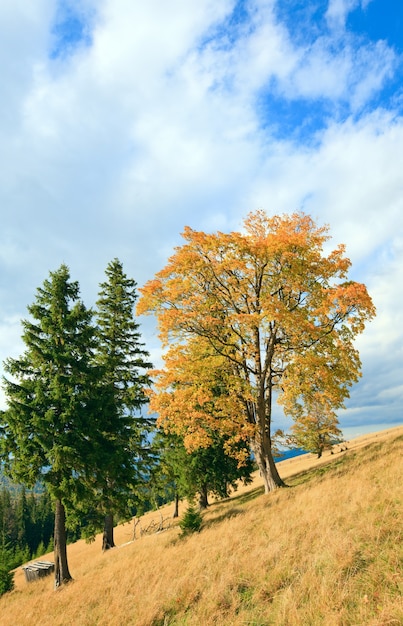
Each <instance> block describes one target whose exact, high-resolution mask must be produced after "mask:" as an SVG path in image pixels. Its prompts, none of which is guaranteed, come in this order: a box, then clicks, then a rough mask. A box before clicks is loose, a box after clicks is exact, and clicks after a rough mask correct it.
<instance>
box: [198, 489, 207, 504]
mask: <svg viewBox="0 0 403 626" xmlns="http://www.w3.org/2000/svg"><path fill="white" fill-rule="evenodd" d="M207 496H208V492H207V485H202V487H201V489H200V491H199V509H207V507H208V498H207Z"/></svg>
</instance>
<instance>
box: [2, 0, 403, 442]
mask: <svg viewBox="0 0 403 626" xmlns="http://www.w3.org/2000/svg"><path fill="white" fill-rule="evenodd" d="M0 67H1V83H0V95H1V97H0V165H1V167H0V217H1V223H0V363H3V361H4V360H5V359H6V358H7V357H10V356H11V357H17V356H19V355H20V354H21V353H22V352H23V348H24V347H23V344H22V342H21V339H20V336H21V332H22V330H21V320H22V319H23V318H26V317H27V315H28V314H27V306H28V305H29V304H31V303H32V302H33V301H34V300H35V294H36V289H37V288H38V287H39V286H41V285H42V283H43V281H44V280H45V279H46V278H47V277H48V276H49V272H50V271H54V270H57V269H58V268H59V267H60V265H61V264H62V263H65V264H67V265H68V266H69V268H70V272H71V278H72V280H78V281H79V283H80V288H81V296H82V298H83V300H84V302H85V304H86V305H87V306H93V305H94V304H95V301H96V299H97V293H98V290H99V283H100V282H102V281H103V280H105V274H104V272H105V268H106V266H107V265H108V263H109V262H110V261H111V260H112V259H113V258H115V257H117V258H119V259H120V261H122V263H123V267H124V271H125V272H126V274H127V275H128V276H129V277H131V278H134V279H135V281H136V282H137V285H138V287H141V286H142V285H144V284H145V283H146V282H147V281H148V280H150V279H152V278H153V277H154V275H155V273H156V272H158V271H159V270H160V269H162V268H163V267H164V266H165V264H166V262H167V259H168V257H169V256H170V255H171V253H172V251H173V248H174V247H175V246H178V245H181V243H182V241H183V240H182V238H181V232H183V229H184V226H185V225H188V226H190V227H191V228H193V229H195V230H203V231H208V232H215V231H217V230H220V231H224V232H227V231H233V230H240V229H241V228H242V222H243V219H244V218H245V217H246V216H247V214H248V213H249V212H251V211H255V210H257V209H264V210H265V211H266V212H267V213H268V214H269V215H281V214H283V213H293V212H296V211H303V212H305V213H307V214H309V215H310V216H311V217H312V218H313V219H314V220H315V222H316V223H317V225H318V226H322V225H324V224H328V225H329V233H330V235H331V237H332V239H331V246H332V247H333V248H335V247H336V246H337V245H338V244H339V243H344V244H345V245H346V254H347V256H348V257H349V258H350V259H351V262H352V266H351V270H350V278H351V279H353V280H357V281H359V282H363V283H365V285H366V286H367V289H368V291H369V293H370V295H371V296H372V298H373V301H374V304H375V306H376V308H377V317H376V319H375V320H374V321H372V322H371V323H370V324H369V325H368V326H367V328H366V330H365V332H364V333H363V334H362V335H361V336H360V337H359V339H358V340H357V342H356V346H357V348H358V350H359V352H360V356H361V361H362V379H361V380H360V382H359V383H358V384H356V385H355V386H354V387H353V388H352V390H351V395H350V398H349V400H348V401H347V403H346V409H345V410H343V411H340V412H339V420H340V425H341V428H342V429H343V432H344V433H345V435H346V437H347V438H349V437H352V436H354V435H357V434H361V433H365V432H374V431H376V430H381V429H383V428H388V427H390V426H394V425H399V424H402V423H403V411H402V406H403V358H402V357H403V287H402V285H403V168H402V163H403V80H402V79H403V2H401V1H397V2H396V0H328V1H326V0H312V1H310V0H238V1H236V0H171V1H170V2H169V3H168V2H166V0H147V2H132V0H36V1H35V2H27V1H26V0H13V2H7V1H6V0H0ZM138 321H139V322H140V324H141V331H142V337H143V341H144V342H145V344H146V347H147V348H148V350H149V351H150V353H151V357H152V360H153V361H154V363H155V364H157V365H159V364H160V359H161V346H160V343H159V340H158V335H157V331H156V328H155V323H154V321H153V319H151V318H148V317H147V318H140V319H139V320H138ZM0 370H1V365H0ZM1 373H2V371H0V374H1ZM5 406H6V404H5V398H4V394H2V392H0V408H5ZM276 420H277V423H276V424H275V426H276V427H281V428H287V427H289V426H290V422H289V421H288V420H285V419H284V417H283V416H282V415H281V414H280V413H278V414H277V416H276Z"/></svg>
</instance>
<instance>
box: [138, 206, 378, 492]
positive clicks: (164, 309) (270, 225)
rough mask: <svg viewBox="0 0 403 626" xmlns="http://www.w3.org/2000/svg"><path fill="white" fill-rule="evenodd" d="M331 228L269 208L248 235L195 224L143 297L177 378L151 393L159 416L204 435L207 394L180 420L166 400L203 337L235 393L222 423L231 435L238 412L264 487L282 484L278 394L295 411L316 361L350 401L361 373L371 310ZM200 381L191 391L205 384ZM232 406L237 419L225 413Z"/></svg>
mask: <svg viewBox="0 0 403 626" xmlns="http://www.w3.org/2000/svg"><path fill="white" fill-rule="evenodd" d="M327 233H328V228H327V227H318V226H316V224H315V223H314V222H313V220H312V219H311V218H310V217H309V216H307V215H305V214H301V213H296V214H292V215H283V216H274V217H268V216H267V215H266V214H265V213H264V212H263V211H257V212H255V213H251V214H250V215H249V216H248V217H247V219H246V220H245V222H244V229H243V230H242V232H231V233H227V234H226V233H221V232H218V233H213V234H206V233H204V232H197V231H194V230H192V229H191V228H189V227H187V228H186V229H185V231H184V233H183V238H184V240H185V243H184V244H183V245H182V246H180V247H177V248H176V250H175V252H174V254H173V256H172V257H171V258H170V259H169V261H168V264H167V265H166V267H165V268H164V269H162V270H161V271H160V272H159V273H158V274H157V275H156V277H155V278H154V279H153V280H151V281H149V282H148V283H147V284H146V285H145V286H144V288H143V289H141V290H140V291H141V293H142V297H141V299H140V301H139V304H138V309H137V311H138V313H155V314H156V316H157V319H158V324H159V329H160V336H161V339H162V341H163V343H164V345H165V346H168V345H171V348H170V349H169V350H168V361H166V362H165V369H168V370H170V374H166V375H165V374H164V375H162V377H161V378H160V380H159V381H157V385H159V386H158V387H157V389H156V392H155V393H156V394H161V398H162V400H161V402H159V411H160V417H161V419H162V420H168V421H172V420H174V421H176V423H187V425H188V430H189V432H190V433H191V436H192V437H196V436H197V435H198V434H200V438H201V439H203V437H205V436H206V435H205V432H206V429H205V426H204V424H203V420H204V419H207V420H210V419H211V415H210V413H209V409H207V411H204V395H203V393H200V402H199V403H198V405H197V411H196V412H195V411H194V410H191V411H190V412H189V411H183V412H182V414H181V415H180V414H179V413H178V412H175V413H173V412H172V411H171V409H170V406H169V403H167V402H165V400H167V398H168V395H167V394H168V393H169V385H172V381H173V380H174V379H175V371H174V370H172V367H176V365H177V364H178V361H180V360H181V358H182V356H181V354H182V355H185V356H186V353H187V352H188V351H189V345H190V342H192V341H194V340H195V338H202V339H203V340H205V341H207V342H208V343H209V345H210V347H211V350H212V356H211V357H210V358H209V363H207V361H204V363H205V365H209V366H210V364H211V362H212V360H214V358H215V357H217V358H219V359H224V361H225V363H226V364H227V365H228V367H227V376H228V381H227V385H229V386H228V389H232V391H231V392H230V393H228V395H227V400H228V406H227V408H225V407H224V404H225V402H224V398H223V399H222V407H223V408H222V419H221V420H220V419H216V420H215V424H216V428H217V430H218V431H224V432H228V429H229V421H231V417H232V424H233V425H234V431H235V432H234V435H233V437H235V438H236V437H238V438H239V437H241V438H242V437H244V436H247V437H248V439H249V441H250V445H251V448H252V451H253V453H254V456H255V459H256V462H257V464H258V466H259V469H260V473H261V475H262V478H263V481H264V486H265V491H266V492H269V491H271V490H272V489H274V488H276V487H278V486H281V485H283V481H282V480H281V478H280V476H279V474H278V471H277V468H276V465H275V463H274V459H273V454H272V417H273V403H274V401H275V399H276V397H278V398H279V399H280V400H281V397H282V395H283V394H286V395H287V402H286V403H285V410H286V412H287V406H291V405H292V403H293V402H296V401H298V398H297V397H295V395H294V396H293V393H294V392H293V390H292V389H290V386H292V384H293V381H294V380H295V379H296V378H298V377H299V376H300V374H301V373H302V372H303V373H304V375H305V376H306V377H307V379H308V378H309V375H310V374H312V375H313V373H314V371H315V368H316V366H317V362H318V361H319V362H320V364H321V367H322V368H324V369H325V370H326V372H327V376H326V381H327V383H326V384H327V385H328V386H329V388H330V389H331V388H336V387H337V394H339V397H340V399H344V398H346V397H347V396H348V393H349V388H350V386H351V385H352V384H353V383H354V382H356V381H357V380H358V378H359V376H360V359H359V355H358V352H357V350H356V349H355V347H354V343H353V342H354V339H355V337H356V336H357V335H358V334H359V333H361V332H362V331H363V329H364V326H365V322H366V321H368V320H370V319H371V318H372V317H373V316H374V314H375V309H374V306H373V304H372V301H371V299H370V297H369V295H368V293H367V290H366V288H365V286H364V285H363V284H360V283H357V282H354V281H351V280H349V279H348V270H349V267H350V261H349V259H348V258H346V257H345V249H344V246H343V245H339V246H338V247H337V248H336V249H335V250H333V251H331V252H330V253H328V254H325V252H324V244H325V243H326V242H327V241H328V239H329V236H328V234H327ZM172 346H173V347H172ZM187 363H189V361H188V362H187ZM192 366H193V364H192ZM182 367H183V369H184V370H186V368H187V364H186V362H184V363H182ZM199 369H200V370H201V369H203V367H202V363H201V364H199ZM333 370H335V371H336V375H334V376H333V375H332V372H333ZM192 385H193V390H192V395H193V396H194V394H197V381H193V383H192ZM304 390H305V388H301V389H300V391H299V394H298V395H299V399H301V398H302V396H301V393H302V394H303V392H304ZM186 393H187V391H186V389H185V388H184V389H183V394H184V395H186ZM207 402H208V400H207ZM234 404H235V405H236V406H237V407H238V408H239V411H238V412H234V411H233V410H232V409H229V408H228V407H229V406H230V405H234Z"/></svg>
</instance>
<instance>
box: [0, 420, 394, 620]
mask: <svg viewBox="0 0 403 626" xmlns="http://www.w3.org/2000/svg"><path fill="white" fill-rule="evenodd" d="M402 433H403V429H393V430H392V431H390V433H389V434H388V436H383V437H382V436H381V437H379V440H373V441H372V443H371V442H367V445H365V446H364V447H358V446H356V447H354V445H352V446H350V445H349V449H348V450H347V451H345V452H342V453H338V454H334V455H333V456H330V455H329V456H326V457H325V458H324V459H321V460H320V461H315V460H314V459H313V457H311V461H310V462H309V459H305V460H304V461H301V463H304V465H303V466H301V465H298V463H297V462H296V461H295V459H291V460H290V461H284V462H283V463H284V464H285V465H284V471H283V472H282V475H283V476H284V475H287V476H288V478H287V483H288V484H289V485H290V487H289V488H288V489H281V490H278V491H276V492H275V493H273V494H270V495H268V496H265V495H263V490H262V487H261V486H260V484H259V479H258V478H257V480H256V482H255V483H254V484H253V485H252V486H249V487H248V488H242V489H240V490H239V491H238V492H236V493H235V494H234V497H232V498H230V499H228V500H225V501H222V502H216V503H214V504H213V505H212V506H211V507H210V508H209V510H208V512H207V513H206V514H205V517H204V525H203V529H202V531H201V533H200V534H197V535H192V536H190V537H188V538H186V539H181V538H179V530H178V528H177V527H171V528H170V529H169V530H168V531H167V532H164V533H160V534H156V535H152V536H143V537H142V538H141V539H139V540H136V541H134V542H130V540H131V538H132V535H133V525H132V524H126V525H124V526H121V527H119V528H118V529H116V538H117V541H119V542H121V543H122V544H124V545H121V547H120V548H117V549H115V550H111V551H110V552H109V553H105V554H102V552H101V547H100V546H101V540H100V538H97V540H96V542H95V543H94V544H91V545H87V544H85V543H84V542H81V541H80V542H77V544H74V545H72V546H69V562H70V569H71V572H72V574H73V576H74V578H75V580H74V581H73V582H72V583H70V584H69V585H67V586H66V587H64V588H62V589H60V590H58V591H57V592H55V591H53V589H52V580H51V579H49V578H48V579H42V580H39V581H38V582H35V583H30V584H27V583H25V581H24V579H23V574H22V572H21V571H20V570H19V571H18V572H17V574H16V589H15V590H14V591H13V592H11V593H9V594H6V595H5V596H3V597H2V598H0V624H1V625H2V626H15V624H19V625H20V626H25V625H28V624H30V625H36V624H41V626H48V625H49V626H50V625H52V626H69V625H71V626H73V625H74V626H126V625H135V626H168V625H169V626H174V625H182V626H185V625H188V626H199V625H200V626H209V625H213V624H214V625H218V626H219V625H231V626H238V625H239V626H241V625H243V626H244V625H248V626H268V625H274V626H361V625H363V626H364V625H365V626H398V625H400V624H403V602H402V591H403V579H402V560H403V552H402V551H403V541H402V539H403V537H402V499H403V493H402V485H403V476H402V473H403V471H402V470H403V464H402V458H403V455H402V451H403V434H402ZM287 463H288V465H287ZM292 463H294V465H293V464H292ZM301 467H303V469H302V471H301ZM168 512H171V510H170V509H167V510H165V511H163V514H164V515H167V514H168ZM152 516H154V518H155V517H156V516H158V514H157V513H155V512H154V513H153V514H148V517H147V516H145V518H144V520H143V522H142V523H143V525H146V524H148V523H149V520H150V519H151V518H152ZM125 542H130V543H125ZM49 557H50V558H51V557H52V555H49Z"/></svg>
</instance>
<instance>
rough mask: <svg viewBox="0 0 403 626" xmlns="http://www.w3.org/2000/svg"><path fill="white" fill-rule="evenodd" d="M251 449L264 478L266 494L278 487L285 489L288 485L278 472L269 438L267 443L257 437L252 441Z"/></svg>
mask: <svg viewBox="0 0 403 626" xmlns="http://www.w3.org/2000/svg"><path fill="white" fill-rule="evenodd" d="M251 447H252V452H253V454H254V456H255V460H256V463H257V466H258V468H259V471H260V475H261V477H262V478H263V484H264V492H265V493H270V492H271V491H274V489H277V488H278V487H285V486H286V485H285V483H284V482H283V480H282V479H281V478H280V475H279V473H278V471H277V467H276V464H275V462H274V459H273V454H272V451H271V445H270V443H269V440H268V438H266V441H262V439H261V438H260V437H256V438H255V439H254V440H253V441H252V445H251Z"/></svg>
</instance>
